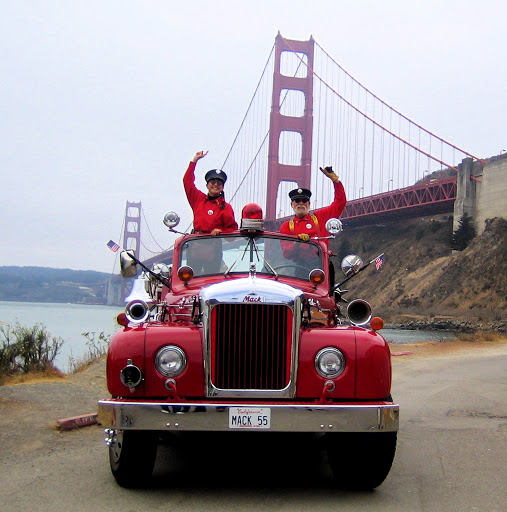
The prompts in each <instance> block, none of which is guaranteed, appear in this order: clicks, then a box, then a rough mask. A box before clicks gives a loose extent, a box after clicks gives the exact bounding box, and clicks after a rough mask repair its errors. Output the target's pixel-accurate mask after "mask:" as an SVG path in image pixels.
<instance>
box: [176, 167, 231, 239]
mask: <svg viewBox="0 0 507 512" xmlns="http://www.w3.org/2000/svg"><path fill="white" fill-rule="evenodd" d="M194 170H195V162H190V164H189V166H188V169H187V170H186V171H185V175H184V176H183V186H184V187H185V193H186V194H187V199H188V202H189V203H190V206H191V208H192V211H193V212H194V231H200V232H202V233H211V231H212V230H213V229H215V228H219V229H221V230H222V231H224V232H226V233H229V232H231V231H235V230H236V229H238V224H237V223H236V221H235V220H234V211H233V209H232V206H231V205H230V204H229V203H226V202H225V199H224V198H223V197H222V196H220V197H217V198H215V199H211V198H209V197H208V195H207V194H205V193H204V192H201V191H200V190H198V189H197V187H196V186H195V184H194V182H195V176H194Z"/></svg>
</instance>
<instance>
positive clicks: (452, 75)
mask: <svg viewBox="0 0 507 512" xmlns="http://www.w3.org/2000/svg"><path fill="white" fill-rule="evenodd" d="M506 19H507V7H506V4H505V2H503V1H502V0H497V1H491V0H483V1H470V0H461V1H455V0H451V1H449V0H447V1H445V2H440V1H437V0H424V1H419V0H410V1H407V0H396V1H389V0H384V1H381V2H380V1H378V0H363V1H361V0H357V1H355V2H351V1H350V0H347V1H345V0H329V1H328V0H323V1H315V2H309V1H299V0H290V1H276V0H270V1H264V0H261V1H259V0H256V1H252V2H240V1H229V0H226V1H213V2H211V1H194V2H192V3H185V4H183V2H176V1H169V0H142V1H128V0H110V1H108V0H86V1H76V0H61V1H54V0H45V1H34V0H32V1H22V0H16V1H14V0H12V1H9V0H4V1H2V2H0V56H1V75H0V77H1V78H0V172H1V184H0V215H1V218H2V244H1V251H0V266H3V265H21V266H28V265H36V266H47V267H56V268H72V269H76V270H99V271H102V272H111V271H113V268H115V269H116V268H117V267H115V260H116V255H115V254H114V253H112V252H111V251H109V250H108V249H107V247H106V243H107V242H108V240H110V239H113V240H115V241H117V242H119V240H120V238H121V229H122V222H123V216H124V211H125V202H126V201H127V200H129V201H142V204H143V210H144V213H145V215H146V218H143V219H142V223H143V225H142V240H143V243H144V244H145V246H146V247H147V248H148V249H150V250H152V251H159V250H160V248H161V247H162V248H168V247H169V246H170V245H171V244H172V242H173V240H174V236H173V235H169V233H168V232H167V229H166V228H165V227H164V226H163V224H162V222H161V219H162V216H163V214H164V212H166V211H167V210H176V211H178V212H179V213H180V215H181V216H182V218H183V221H182V226H185V227H186V225H187V224H188V223H189V222H190V221H191V218H192V217H191V210H190V208H189V206H188V203H187V201H186V198H185V196H184V190H183V186H182V175H183V172H184V171H185V169H186V167H187V165H188V162H189V160H190V159H191V157H192V156H193V154H194V153H195V151H197V150H201V149H207V150H209V154H208V156H207V157H206V158H205V159H204V160H201V161H200V162H199V164H198V171H199V172H198V173H197V176H198V178H197V184H198V186H199V187H200V188H201V189H203V188H204V187H203V185H204V181H203V179H202V176H203V175H204V172H205V171H206V170H208V169H211V168H214V167H219V166H220V165H221V164H222V162H223V160H224V157H225V155H226V154H227V151H228V149H229V147H230V146H231V144H232V141H233V139H234V136H235V134H236V132H237V130H238V128H239V125H240V122H241V120H242V118H243V116H244V114H245V112H246V109H247V107H248V104H249V102H250V99H251V97H252V95H253V92H254V90H255V86H256V84H257V82H258V80H259V78H260V76H261V72H262V69H263V67H264V65H265V63H266V61H267V58H268V55H269V52H270V50H271V47H272V45H273V43H274V39H275V37H276V34H277V32H278V31H280V32H281V34H282V35H283V36H284V37H286V38H290V39H301V40H307V39H308V38H309V37H310V36H311V35H312V36H313V37H314V39H315V40H316V41H317V42H318V43H319V44H320V45H321V46H322V47H323V48H324V49H325V50H326V52H327V53H329V54H330V55H331V56H332V57H333V58H334V59H335V60H336V61H337V62H339V63H340V64H341V65H342V66H343V67H344V68H345V69H346V70H347V71H349V72H350V73H351V74H352V76H354V77H355V78H356V79H357V80H359V81H360V82H361V83H362V84H363V85H365V86H366V87H368V88H369V89H370V90H371V91H372V92H374V93H375V94H376V95H377V96H379V97H380V98H381V99H383V100H384V101H386V102H387V103H388V104H390V105H391V106H393V107H394V108H396V109H397V110H399V111H400V112H402V113H403V114H404V115H406V116H408V117H410V118H411V119H412V120H414V121H415V122H417V123H418V124H420V125H422V126H423V127H424V128H426V129H428V130H431V131H433V132H434V133H436V134H437V135H439V136H441V137H443V138H444V139H446V140H448V141H449V142H451V143H453V144H455V145H457V146H459V147H461V148H463V149H465V150H467V151H469V152H470V153H472V154H475V155H477V156H478V157H481V158H485V157H490V156H493V155H497V154H499V153H500V152H501V151H502V150H507V129H506V128H505V126H506V118H507V37H506V35H505V20H506ZM266 115H268V113H266ZM343 179H346V176H344V177H343ZM238 213H239V212H236V214H238ZM148 227H149V230H150V231H151V233H152V234H153V237H154V239H152V238H151V235H150V232H149V231H148ZM151 255H152V254H151V253H150V252H147V251H146V250H145V249H144V248H143V247H142V248H141V257H142V258H143V259H144V258H147V257H150V256H151Z"/></svg>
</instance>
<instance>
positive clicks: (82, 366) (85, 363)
mask: <svg viewBox="0 0 507 512" xmlns="http://www.w3.org/2000/svg"><path fill="white" fill-rule="evenodd" d="M105 358H106V355H105V354H102V355H101V356H90V354H86V355H84V356H83V357H81V358H80V359H72V360H71V362H70V367H71V372H70V373H80V372H84V371H85V370H86V369H87V368H89V367H90V366H91V365H92V364H93V363H95V362H96V361H99V360H101V359H105Z"/></svg>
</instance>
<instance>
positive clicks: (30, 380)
mask: <svg viewBox="0 0 507 512" xmlns="http://www.w3.org/2000/svg"><path fill="white" fill-rule="evenodd" d="M66 378H67V375H66V374H65V373H63V372H61V371H60V370H58V368H48V369H47V370H45V371H42V372H28V373H18V374H15V375H6V376H4V377H3V379H2V382H1V384H2V385H3V386H17V385H20V384H38V383H39V382H61V381H62V380H65V379H66Z"/></svg>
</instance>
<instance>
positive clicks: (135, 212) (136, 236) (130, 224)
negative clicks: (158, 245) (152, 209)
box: [123, 201, 141, 259]
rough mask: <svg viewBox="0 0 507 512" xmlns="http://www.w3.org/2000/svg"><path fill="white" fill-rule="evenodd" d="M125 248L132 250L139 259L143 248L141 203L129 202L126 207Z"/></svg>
mask: <svg viewBox="0 0 507 512" xmlns="http://www.w3.org/2000/svg"><path fill="white" fill-rule="evenodd" d="M123 248H124V249H132V250H133V251H134V253H135V256H136V258H138V259H139V251H140V248H141V203H140V202H139V203H131V202H129V201H127V204H126V206H125V228H124V231H123Z"/></svg>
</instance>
